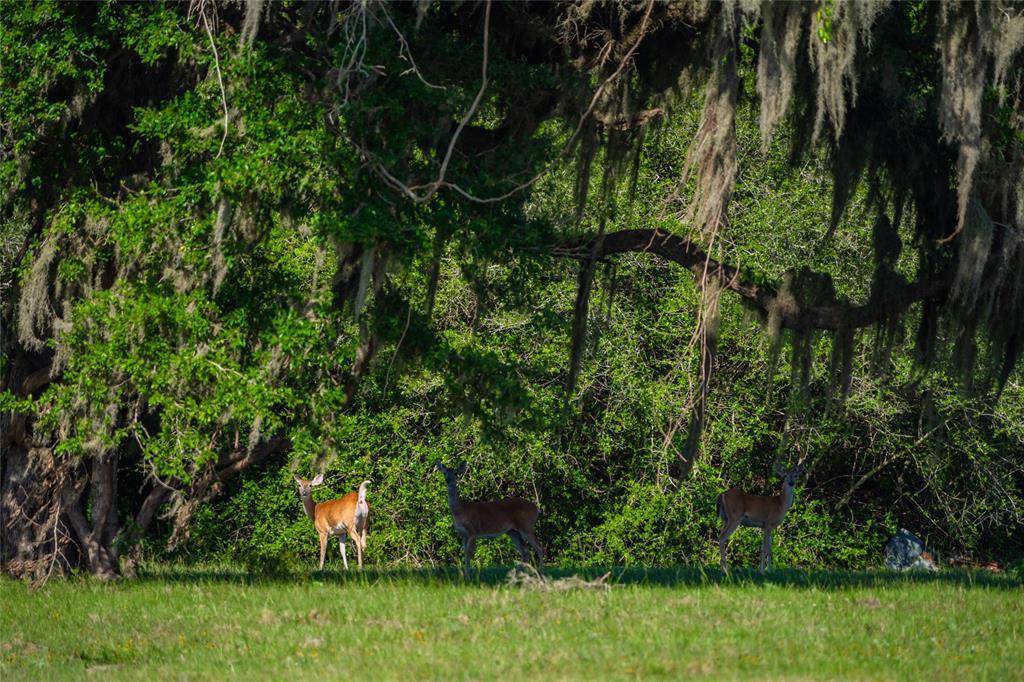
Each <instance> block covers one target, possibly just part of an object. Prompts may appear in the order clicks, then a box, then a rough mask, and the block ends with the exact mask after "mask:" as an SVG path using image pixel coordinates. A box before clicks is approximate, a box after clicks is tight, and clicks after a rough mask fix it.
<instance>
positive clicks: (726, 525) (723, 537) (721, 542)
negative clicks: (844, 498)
mask: <svg viewBox="0 0 1024 682" xmlns="http://www.w3.org/2000/svg"><path fill="white" fill-rule="evenodd" d="M741 518H742V517H741ZM739 527H740V522H739V521H736V522H735V523H733V522H732V521H730V520H729V519H726V520H724V521H722V531H721V532H720V533H719V534H718V556H719V561H718V565H719V567H720V568H721V569H722V570H723V571H728V570H729V566H728V564H726V562H725V548H726V546H728V544H729V537H730V536H731V535H732V534H733V533H735V532H736V529H737V528H739Z"/></svg>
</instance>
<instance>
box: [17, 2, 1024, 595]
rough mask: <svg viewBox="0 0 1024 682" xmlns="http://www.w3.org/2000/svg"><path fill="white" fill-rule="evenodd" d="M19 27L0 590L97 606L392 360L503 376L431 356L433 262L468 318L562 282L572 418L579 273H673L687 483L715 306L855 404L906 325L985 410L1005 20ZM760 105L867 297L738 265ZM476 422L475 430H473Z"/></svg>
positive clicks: (1016, 312)
mask: <svg viewBox="0 0 1024 682" xmlns="http://www.w3.org/2000/svg"><path fill="white" fill-rule="evenodd" d="M9 14H10V15H11V19H10V21H7V22H5V25H4V27H3V28H2V29H0V47H2V49H3V52H4V54H5V55H10V56H9V57H6V56H5V59H4V60H3V63H2V64H0V78H2V83H0V85H2V94H0V105H2V110H3V112H4V115H3V120H2V122H0V130H2V131H3V138H2V141H0V184H2V185H3V187H4V196H5V202H4V204H3V206H2V207H0V224H2V226H3V227H2V230H3V231H2V234H3V244H4V254H5V263H4V265H5V269H4V276H3V285H2V286H3V291H4V292H5V301H4V306H3V322H2V323H3V329H4V334H3V339H2V352H3V357H4V363H5V364H4V368H3V370H4V383H3V388H4V389H6V392H5V393H4V394H3V395H4V398H3V400H4V403H3V407H4V409H5V410H7V413H6V415H7V416H6V417H5V419H6V421H5V422H4V440H3V448H4V462H3V472H2V475H3V488H2V499H0V505H2V508H3V516H4V519H3V524H4V527H3V547H2V550H0V554H2V561H3V563H4V564H5V566H7V568H8V570H9V571H11V572H12V573H15V574H21V575H34V576H37V577H42V576H46V575H49V574H50V573H51V572H52V571H54V570H63V569H65V568H69V567H74V566H79V565H82V566H87V567H88V568H89V570H90V571H91V572H93V573H95V574H97V575H103V576H113V575H117V574H118V573H119V572H120V571H121V563H120V561H119V559H120V558H121V556H122V554H123V552H124V549H125V548H126V547H129V548H130V547H131V546H132V545H133V543H134V542H135V541H136V540H137V539H138V538H139V537H140V536H141V535H142V534H144V533H145V532H146V531H147V529H148V528H149V527H150V526H151V524H152V522H153V519H154V517H155V515H156V514H157V511H158V510H159V509H161V508H164V509H165V510H169V511H170V515H171V518H172V519H173V524H174V532H173V533H172V534H171V541H172V542H178V541H179V540H180V539H182V538H184V537H185V536H186V535H187V529H188V526H189V521H190V519H191V516H192V513H193V512H194V511H195V509H196V508H197V505H199V504H200V503H201V502H202V501H203V500H205V499H208V497H209V496H210V495H212V494H214V493H215V492H216V491H217V490H218V489H219V487H220V484H221V482H222V481H223V480H225V479H226V478H228V477H230V476H233V475H235V474H237V473H239V472H241V471H243V470H245V469H246V468H248V467H251V466H252V465H253V464H255V463H259V462H261V461H264V460H266V459H267V458H270V457H278V456H283V454H284V453H286V452H292V454H293V455H294V456H297V457H303V458H307V459H312V460H314V461H317V460H319V459H320V458H322V457H323V456H324V452H325V450H329V449H330V443H331V442H332V439H334V438H336V437H337V434H338V433H339V431H340V429H341V427H340V426H339V424H340V423H341V422H342V421H343V419H344V415H345V414H346V412H347V411H349V410H351V409H352V408H353V405H355V404H356V403H358V401H359V400H360V388H361V386H362V384H363V380H364V378H365V377H366V375H367V373H368V372H370V371H371V370H372V368H373V367H374V364H375V362H376V361H377V356H378V354H379V352H380V349H381V348H382V347H390V348H394V349H395V351H394V355H395V356H397V355H398V354H399V353H398V350H399V349H400V348H401V349H403V354H404V355H405V356H407V357H408V358H409V359H410V360H414V361H418V362H420V363H422V364H424V365H431V364H432V365H434V366H437V367H442V368H446V370H451V371H452V373H456V372H464V371H465V370H463V369H461V367H464V366H466V365H470V364H472V362H473V361H474V360H477V361H479V367H481V368H490V369H492V370H495V371H497V370H496V369H495V368H496V363H494V362H493V361H492V360H488V359H486V358H475V359H473V358H466V357H463V356H460V355H459V354H458V351H457V350H456V349H453V348H451V347H449V346H446V345H445V344H446V342H445V339H444V337H443V335H442V334H438V333H437V330H436V327H435V326H434V325H433V320H432V315H433V313H434V308H435V301H436V297H437V292H438V286H439V279H440V267H441V260H442V257H443V255H444V254H445V253H446V252H447V251H448V250H451V249H454V250H457V251H458V252H460V253H461V254H462V255H463V258H462V263H463V271H462V273H461V276H462V277H464V278H465V279H466V280H467V281H469V282H470V283H471V284H472V287H473V288H474V290H475V291H477V292H478V293H479V296H478V303H479V302H482V301H486V300H487V297H488V293H487V290H488V287H489V286H490V285H489V284H488V282H487V278H486V274H485V271H486V264H487V263H488V262H496V261H501V262H520V263H522V264H523V265H522V269H521V272H522V276H523V277H524V279H529V277H530V276H531V275H530V273H531V272H536V269H535V268H536V266H535V265H530V264H529V263H536V262H538V261H546V259H550V258H552V257H553V258H554V259H555V260H557V259H559V258H572V259H576V260H579V261H580V268H579V276H578V286H577V295H576V298H575V305H574V318H575V320H574V323H573V325H572V334H571V337H572V340H571V343H570V348H569V349H568V356H569V362H568V368H567V371H566V372H565V376H564V385H565V387H566V392H567V394H568V395H571V394H572V393H573V390H574V386H575V384H576V380H577V376H578V374H579V368H580V363H581V362H582V360H583V358H584V355H585V354H586V351H587V340H588V332H589V329H588V327H589V326H590V325H589V324H588V320H589V318H590V300H591V298H592V296H593V292H594V291H595V290H599V289H600V288H601V287H600V286H595V283H598V284H600V280H601V278H602V277H605V275H603V274H602V272H601V270H600V269H599V268H598V264H599V263H600V262H602V261H606V260H608V259H609V258H610V257H612V256H614V255H615V254H621V253H625V252H635V253H645V252H651V253H655V254H657V255H658V256H660V257H662V258H665V259H667V260H668V261H670V262H673V263H678V264H679V265H682V266H683V267H686V268H687V269H689V270H690V271H691V272H692V273H693V274H694V275H695V277H696V281H697V284H698V287H699V288H700V290H701V292H702V302H701V313H700V315H699V320H700V322H699V328H698V335H697V338H698V340H699V343H700V348H701V362H700V370H699V371H700V374H701V381H700V382H699V387H698V389H697V391H696V394H695V398H694V400H693V403H692V405H691V409H690V420H689V421H690V426H689V429H688V438H687V440H686V444H685V446H684V447H683V448H682V455H681V459H680V466H679V469H678V471H677V475H678V476H685V475H686V473H687V472H688V471H689V470H690V468H691V467H692V466H693V464H694V462H695V460H696V457H697V452H698V449H697V448H698V444H699V442H700V438H701V434H702V432H703V430H704V422H705V414H706V402H707V397H708V391H709V386H710V380H711V374H712V372H713V370H714V368H715V366H716V363H715V351H716V342H717V338H718V327H719V325H718V318H719V316H718V312H717V311H718V300H719V296H720V295H721V294H722V293H724V292H731V293H735V294H738V295H739V296H740V297H741V298H742V299H743V300H744V301H745V302H746V303H748V304H749V305H750V306H751V307H752V308H753V309H754V310H755V311H756V312H757V313H758V314H759V315H760V316H761V318H762V319H763V321H764V323H765V326H766V327H767V330H768V333H769V335H771V336H772V338H774V339H776V340H777V344H779V343H781V339H782V338H783V335H787V336H788V340H789V345H790V347H791V348H792V365H793V367H794V368H795V369H796V370H797V371H796V372H795V376H796V377H797V379H798V380H797V381H796V384H797V388H799V385H800V384H804V385H806V383H807V381H809V378H808V377H809V372H808V371H806V370H805V369H803V368H806V367H809V365H810V363H811V354H812V353H813V348H814V344H813V343H812V339H813V337H814V335H815V334H816V333H818V332H826V333H828V334H830V335H831V336H832V340H833V341H832V356H833V360H832V366H833V371H834V376H835V381H834V383H835V385H836V386H837V387H838V388H839V389H840V393H842V394H845V393H846V390H847V389H846V387H848V386H849V381H850V376H851V371H852V362H851V357H852V352H853V344H854V338H855V337H854V334H855V331H856V330H857V329H861V328H865V327H872V326H873V327H876V328H877V329H878V333H877V334H876V336H875V341H874V342H873V343H875V344H877V345H878V347H880V348H884V347H885V346H886V345H888V344H891V343H892V342H893V338H894V333H895V330H896V328H897V326H898V324H899V323H900V320H901V319H903V318H904V317H905V316H907V315H908V314H909V315H911V316H912V317H913V318H915V320H916V324H917V328H918V331H917V335H916V338H917V355H918V359H919V363H920V366H921V367H922V368H924V369H927V368H929V367H932V366H934V365H935V364H936V363H938V362H940V361H941V360H942V356H943V354H944V353H945V352H946V351H945V349H946V347H947V345H948V346H949V347H951V348H952V351H951V353H952V361H953V362H954V363H955V364H956V365H957V366H958V367H959V369H960V371H961V374H962V376H963V378H964V382H965V385H967V386H968V387H971V388H974V389H975V390H978V391H984V390H987V389H988V388H989V387H990V386H994V387H995V388H996V391H997V392H998V390H999V389H1000V388H1001V387H1002V386H1003V385H1004V384H1005V382H1006V381H1007V379H1008V377H1009V376H1010V375H1011V373H1012V372H1013V370H1014V368H1015V367H1016V363H1017V360H1018V357H1019V353H1020V346H1021V338H1022V336H1021V335H1022V332H1024V328H1022V326H1021V325H1022V324H1024V321H1022V320H1024V315H1022V313H1024V310H1021V309H1020V305H1021V303H1020V300H1021V297H1020V296H1019V295H1017V292H1019V290H1020V286H1021V284H1022V282H1021V279H1020V278H1021V277H1024V274H1021V273H1024V268H1022V267H1021V265H1024V263H1021V262H1020V260H1021V258H1022V251H1021V248H1020V240H1019V239H1018V238H1017V235H1018V234H1019V233H1020V230H1021V229H1022V227H1024V133H1022V130H1024V123H1022V112H1024V109H1022V97H1024V89H1022V88H1024V81H1022V78H1021V73H1022V70H1021V65H1022V64H1021V62H1022V60H1024V57H1022V54H1024V53H1022V51H1021V47H1022V45H1024V11H1022V9H1021V7H1019V6H1018V5H1014V4H1009V3H1001V2H994V3H979V4H967V3H955V2H944V3H936V4H930V3H893V4H889V3H884V2H878V3H870V4H851V3H846V4H842V3H831V2H823V3H787V4H778V5H774V4H765V5H764V6H762V7H758V8H753V9H751V8H747V7H746V6H745V5H742V4H738V3H732V2H729V3H722V4H716V5H705V4H703V3H681V4H671V5H669V4H660V3H654V2H650V3H645V4H643V5H639V6H637V5H632V4H626V3H565V4H518V3H516V4H513V3H498V4H492V3H491V2H483V3H464V4H461V5H458V6H448V5H443V4H442V5H428V4H417V5H388V4H385V3H352V4H350V5H341V6H339V5H335V4H331V5H324V4H318V3H309V4H291V5H281V6H277V5H264V4H263V3H250V4H248V5H247V6H246V7H245V8H244V10H242V9H239V8H237V7H234V6H231V5H224V6H217V5H215V4H214V3H211V2H208V1H206V0H199V1H196V2H192V3H190V5H189V6H188V7H178V6H164V5H158V6H136V5H113V4H111V5H83V6H79V5H60V4H56V3H39V4H35V5H32V6H26V7H17V8H15V9H14V10H13V11H11V12H9ZM755 72H756V86H755V87H754V88H753V89H752V88H751V87H750V86H749V85H746V81H748V80H750V79H751V78H752V77H753V76H754V74H755ZM692 91H698V92H700V91H702V92H703V106H702V114H701V118H700V124H699V126H698V128H697V132H696V134H695V136H694V139H693V140H692V141H691V143H690V144H689V147H688V150H687V152H686V163H685V169H686V170H685V171H684V172H683V174H682V176H681V177H679V178H678V181H677V182H674V183H673V185H674V186H675V189H674V191H673V193H672V194H670V195H669V196H668V197H666V198H665V209H664V210H663V211H661V212H660V213H661V215H660V216H657V215H655V216H653V217H652V218H650V219H649V220H648V222H646V223H645V224H643V225H631V226H629V227H628V229H625V228H623V229H620V226H618V225H617V223H616V216H617V215H619V214H621V213H622V211H623V210H624V208H625V206H624V205H625V204H628V194H629V190H628V188H629V187H630V186H631V185H633V186H635V183H636V181H637V180H636V178H637V175H636V173H637V170H636V169H637V168H638V166H639V164H640V161H641V159H642V158H643V155H644V154H645V152H648V151H649V149H650V146H651V141H652V140H653V139H655V138H656V136H657V134H658V129H659V126H662V127H665V126H668V125H669V123H670V118H671V115H672V112H673V111H678V110H681V109H684V108H685V107H684V103H685V102H686V101H687V97H688V94H689V93H690V92H692ZM755 92H756V94H757V98H758V99H759V103H760V128H761V134H762V136H763V139H764V140H765V143H766V144H768V143H769V142H770V141H771V140H772V138H773V136H775V135H780V134H784V135H786V136H787V138H788V146H789V147H790V149H791V154H790V163H791V164H792V165H793V166H799V164H800V163H801V162H802V161H803V160H806V159H807V158H810V157H814V156H815V155H820V154H825V155H827V157H828V158H829V160H830V163H831V167H832V172H833V178H834V188H835V189H834V193H833V197H832V199H833V202H832V203H833V211H832V220H831V224H827V225H822V226H821V230H820V238H821V239H823V240H828V239H832V238H833V237H834V235H835V232H836V230H837V228H838V226H839V225H840V222H841V220H842V218H843V216H844V213H845V212H846V211H847V209H848V206H849V205H850V201H851V198H852V197H853V196H854V194H855V192H856V191H857V188H858V187H866V188H867V190H866V191H867V201H868V206H869V207H870V208H871V210H872V211H873V212H874V214H875V219H874V226H873V228H872V231H871V234H870V235H868V234H864V235H863V240H864V241H868V240H870V243H871V248H872V250H873V263H872V265H873V267H872V271H871V275H870V282H865V283H864V288H865V289H866V290H867V296H866V297H865V298H864V299H862V300H857V301H854V300H851V299H850V298H849V296H848V295H847V294H845V293H844V292H842V291H837V288H836V286H835V285H834V284H833V282H832V280H831V276H830V275H829V274H828V273H817V272H813V271H811V270H809V269H804V270H800V271H797V272H793V273H789V274H787V275H785V276H783V277H782V278H781V282H779V281H773V280H774V278H775V277H776V276H777V275H776V273H770V274H766V273H764V272H759V271H757V270H755V269H751V268H749V267H741V266H739V265H735V264H734V263H736V257H737V252H736V251H735V250H734V249H733V244H734V239H735V237H734V234H733V231H732V222H731V221H730V209H731V207H732V205H733V199H734V195H735V193H736V191H737V187H738V186H739V187H740V189H742V183H739V180H738V178H739V176H740V174H741V173H742V172H743V169H742V168H741V167H740V166H739V165H738V162H737V141H736V140H737V132H736V131H737V123H736V117H737V110H738V107H740V106H742V105H743V104H744V102H745V101H746V100H748V99H749V98H752V97H753V96H754V93H755ZM570 159H571V160H572V162H573V163H574V166H573V168H572V175H573V179H572V185H573V187H574V199H575V206H576V211H575V213H574V214H566V215H564V216H562V218H563V219H562V220H561V221H557V220H552V219H550V216H547V217H545V218H537V217H536V215H535V214H534V213H533V212H531V211H532V208H531V205H530V202H531V200H534V199H536V198H537V195H538V192H537V187H538V183H540V182H542V181H543V179H544V178H548V177H551V175H552V174H557V173H558V172H559V171H561V170H563V169H566V168H567V167H568V166H569V163H568V161H569V160H570ZM594 171H599V176H597V177H595V178H592V175H593V174H594ZM738 183H739V185H738ZM592 185H596V192H592V191H591V186H592ZM624 186H625V187H627V191H626V195H627V196H626V198H623V196H622V191H621V190H622V189H623V187H624ZM785 230H786V226H782V227H781V228H780V231H783V232H784V231H785ZM908 243H911V244H913V245H914V247H915V249H916V254H914V256H913V257H912V256H911V255H910V253H909V249H905V248H904V247H905V245H906V244H908ZM421 266H423V267H422V268H421ZM531 268H533V269H531ZM414 272H420V273H421V275H420V274H416V275H413V274H409V273H414ZM399 275H400V276H399ZM534 276H535V275H534ZM606 278H607V277H606ZM606 286H610V285H606ZM499 295H510V294H508V293H507V292H502V293H501V294H499ZM608 298H609V300H610V299H611V296H610V295H609V296H608ZM481 305H482V304H481ZM15 329H16V330H17V335H14V334H12V333H11V332H12V331H13V330H15ZM407 339H415V340H416V343H415V344H414V343H411V342H409V341H407ZM391 362H394V359H393V358H392V360H391ZM388 368H389V369H390V365H388ZM456 368H460V369H456ZM976 377H978V378H980V379H981V381H980V382H978V385H976V386H972V384H973V383H974V382H975V379H976ZM496 382H497V380H495V383H496ZM495 383H492V384H488V387H489V388H488V390H490V389H491V388H493V387H494V385H495ZM460 390H461V389H460ZM467 391H468V393H467V395H468V398H467V400H466V401H465V402H466V403H467V404H469V405H471V406H470V407H468V408H467V409H480V410H483V409H487V407H486V405H485V404H483V403H484V402H485V401H483V400H474V399H473V398H475V397H477V396H474V395H473V389H467ZM483 391H484V389H479V392H481V393H482V392H483ZM507 399H508V400H510V401H513V398H507ZM140 485H141V487H142V490H143V491H144V492H143V493H141V494H138V495H136V494H129V495H125V494H123V493H124V490H125V489H126V488H127V487H129V486H132V487H133V488H134V489H138V488H139V487H140ZM167 503H170V505H169V506H164V505H166V504H167Z"/></svg>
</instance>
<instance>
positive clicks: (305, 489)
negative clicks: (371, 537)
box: [295, 474, 370, 570]
mask: <svg viewBox="0 0 1024 682" xmlns="http://www.w3.org/2000/svg"><path fill="white" fill-rule="evenodd" d="M295 482H296V483H298V484H299V497H300V498H301V499H302V508H303V509H305V510H306V516H308V517H309V519H310V520H311V521H312V522H313V526H314V527H315V528H316V532H317V533H319V534H320V570H323V568H324V557H325V556H326V554H327V539H328V538H329V537H331V536H333V535H337V536H338V546H339V547H340V548H341V561H342V563H343V564H344V565H345V570H348V557H347V556H346V553H345V540H346V539H347V537H348V536H349V535H351V536H352V539H353V540H355V543H356V557H357V561H358V564H359V568H362V567H363V551H365V549H366V526H367V524H368V522H369V518H370V505H369V504H367V502H366V487H367V486H368V485H370V482H369V481H363V482H362V483H361V484H360V485H359V492H351V493H348V494H346V495H343V496H342V497H339V498H338V499H336V500H331V501H329V502H321V503H320V504H315V503H314V502H313V495H312V491H311V489H312V488H313V487H314V486H318V485H320V484H321V483H323V482H324V475H323V474H317V476H316V477H315V478H314V479H313V480H312V481H307V480H306V479H304V478H299V477H298V476H296V477H295Z"/></svg>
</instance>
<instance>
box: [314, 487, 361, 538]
mask: <svg viewBox="0 0 1024 682" xmlns="http://www.w3.org/2000/svg"><path fill="white" fill-rule="evenodd" d="M358 502H359V493H355V492H351V493H347V494H345V495H342V496H341V497H339V498H338V499H336V500H331V501H329V502H321V503H320V504H318V505H317V506H316V511H315V515H316V521H314V524H315V525H316V529H317V530H318V531H319V532H321V533H337V532H339V531H340V530H341V529H342V527H344V528H345V529H346V530H347V531H348V532H349V533H355V530H356V524H355V518H356V504H357V503H358ZM367 510H369V505H367Z"/></svg>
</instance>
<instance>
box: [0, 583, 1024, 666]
mask: <svg viewBox="0 0 1024 682" xmlns="http://www.w3.org/2000/svg"><path fill="white" fill-rule="evenodd" d="M507 573H508V569H507V568H506V569H487V570H485V571H483V573H482V574H481V575H480V576H479V577H478V578H475V579H473V580H470V581H463V580H462V579H461V578H459V577H458V576H457V574H456V573H455V572H454V571H447V572H445V571H429V570H426V571H398V570H396V571H387V570H381V571H366V572H365V573H363V574H357V573H356V572H354V571H353V572H352V573H350V574H347V575H343V574H340V573H336V572H323V573H312V574H307V575H304V576H296V577H291V578H277V579H265V578H264V579H258V578H250V577H249V576H248V575H246V574H244V573H241V572H237V571H232V570H227V569H218V570H208V571H203V570H195V569H180V570H175V569H170V568H159V569H151V570H150V571H148V572H145V573H143V574H142V575H141V576H140V578H138V579H136V580H130V581H123V582H120V583H117V584H102V583H98V582H96V581H93V580H88V579H72V580H67V581H54V582H52V583H50V584H49V585H47V586H45V587H43V588H41V589H35V590H33V589H30V588H29V587H28V586H27V585H26V584H24V583H20V582H14V581H11V580H9V579H3V580H0V679H4V680H25V679H46V680H49V679H83V678H90V677H97V676H102V677H104V678H114V679H119V678H123V679H161V680H164V679H219V678H225V677H228V678H245V679H267V680H270V679H285V678H289V679H317V678H322V679H363V680H370V679H484V680H488V679H526V678H533V679H545V680H548V679H590V680H598V679H599V680H605V679H630V678H644V679H650V678H671V679H679V678H682V677H690V676H707V677H710V678H757V679H784V678H795V679H808V678H812V679H841V678H846V679H872V680H877V679H891V680H905V679H928V680H932V679H960V680H977V679H996V680H1007V679H1022V675H1024V673H1022V663H1024V590H1022V587H1021V584H1020V582H1017V581H1013V580H1010V579H999V578H994V577H990V576H987V575H983V574H969V573H943V574H938V575H935V576H932V575H916V576H914V575H910V576H892V575H889V574H884V573H842V572H804V571H780V572H777V573H773V574H771V575H770V576H769V577H767V578H763V579H762V578H761V577H760V576H759V575H757V574H756V573H754V572H741V571H738V572H736V573H734V574H733V576H732V577H731V578H724V577H723V576H721V575H720V574H718V572H717V571H713V572H711V571H709V572H707V573H704V572H702V571H700V570H695V569H676V570H674V569H651V570H643V569H628V570H619V571H614V570H613V571H612V573H611V576H610V577H609V578H608V583H610V584H611V587H610V588H593V587H575V588H574V589H551V588H550V586H549V587H548V588H547V589H545V588H541V587H537V586H536V585H529V584H528V585H525V586H517V585H509V584H506V583H505V576H506V574H507ZM552 573H553V575H554V576H555V578H556V579H557V578H560V577H561V578H565V577H567V576H570V575H573V574H575V573H576V572H574V571H570V570H566V569H561V570H556V571H553V572H552ZM581 575H582V576H583V577H585V578H587V579H592V578H594V577H596V576H597V575H598V573H597V572H594V571H588V572H586V574H582V573H581ZM555 587H569V585H568V583H567V582H563V583H556V585H555Z"/></svg>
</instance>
